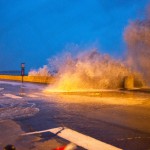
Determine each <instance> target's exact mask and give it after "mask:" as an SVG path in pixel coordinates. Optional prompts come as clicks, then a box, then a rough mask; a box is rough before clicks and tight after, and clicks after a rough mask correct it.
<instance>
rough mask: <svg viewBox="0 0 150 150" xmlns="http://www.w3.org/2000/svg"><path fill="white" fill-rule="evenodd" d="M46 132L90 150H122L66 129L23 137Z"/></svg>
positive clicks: (54, 129) (61, 128) (59, 128)
mask: <svg viewBox="0 0 150 150" xmlns="http://www.w3.org/2000/svg"><path fill="white" fill-rule="evenodd" d="M44 132H51V133H53V134H56V135H57V136H59V137H61V138H64V139H66V140H68V141H70V142H72V143H74V144H76V145H78V146H81V147H83V148H85V149H88V150H96V149H97V150H121V149H120V148H117V147H115V146H112V145H110V144H107V143H104V142H102V141H99V140H97V139H95V138H92V137H90V136H87V135H84V134H82V133H79V132H77V131H74V130H72V129H69V128H66V127H58V128H52V129H48V130H42V131H36V132H30V133H25V134H22V135H33V134H38V133H44Z"/></svg>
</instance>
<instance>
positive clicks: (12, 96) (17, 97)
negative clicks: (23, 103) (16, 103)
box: [3, 94, 22, 99]
mask: <svg viewBox="0 0 150 150" xmlns="http://www.w3.org/2000/svg"><path fill="white" fill-rule="evenodd" d="M3 96H5V97H9V98H13V99H21V98H22V97H20V96H17V95H13V94H3Z"/></svg>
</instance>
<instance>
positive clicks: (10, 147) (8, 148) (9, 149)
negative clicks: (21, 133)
mask: <svg viewBox="0 0 150 150" xmlns="http://www.w3.org/2000/svg"><path fill="white" fill-rule="evenodd" d="M3 150H16V148H15V146H14V145H11V144H9V145H6V146H5V147H4V149H3Z"/></svg>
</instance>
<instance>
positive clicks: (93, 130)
mask: <svg viewBox="0 0 150 150" xmlns="http://www.w3.org/2000/svg"><path fill="white" fill-rule="evenodd" d="M0 88H4V90H1V105H0V106H4V107H5V108H6V107H10V105H9V104H7V103H6V104H5V103H4V104H3V103H2V99H3V102H4V101H5V102H6V99H7V101H8V98H6V97H5V96H4V95H3V94H8V93H9V92H10V91H11V94H14V95H17V92H18V91H19V87H18V85H16V86H14V85H13V88H12V85H6V84H5V85H1V87H0ZM41 89H42V88H40V89H38V88H32V89H31V88H28V87H27V86H26V88H25V89H24V92H25V95H24V96H23V97H22V99H21V100H20V99H19V100H14V99H13V100H12V99H11V98H10V99H11V102H12V101H13V102H14V104H12V103H11V105H12V107H17V106H19V107H20V101H21V103H22V107H27V108H28V107H30V108H32V107H33V108H38V109H39V112H38V113H37V112H36V114H35V115H34V116H31V117H25V118H24V116H23V117H22V116H21V117H20V118H17V119H16V118H15V116H14V118H15V119H16V120H17V121H19V122H20V123H21V125H22V127H23V128H24V129H25V130H26V131H28V129H27V126H30V127H32V129H33V130H34V131H38V130H44V129H48V128H52V127H56V126H66V127H69V128H71V129H73V130H76V131H78V132H81V133H83V134H86V135H89V136H91V137H94V138H96V139H98V140H101V141H104V142H106V143H109V144H111V145H114V146H117V147H119V148H123V149H132V150H137V149H142V150H144V149H148V148H150V144H149V143H150V128H149V124H150V109H149V108H150V95H149V94H143V93H124V92H119V93H115V94H114V93H113V94H110V93H109V94H108V96H107V94H106V93H105V94H104V93H102V94H101V96H97V95H98V94H96V96H94V95H93V94H91V95H90V94H89V93H88V94H86V93H85V94H84V95H82V96H81V95H80V96H79V95H77V94H76V95H75V94H72V95H64V94H63V95H62V94H52V93H51V94H45V93H43V92H42V91H41ZM18 101H19V104H17V102H18ZM23 103H24V104H23ZM8 105H9V106H8ZM33 105H34V106H33ZM0 109H2V107H1V108H0Z"/></svg>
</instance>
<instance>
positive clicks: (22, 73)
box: [21, 63, 25, 83]
mask: <svg viewBox="0 0 150 150" xmlns="http://www.w3.org/2000/svg"><path fill="white" fill-rule="evenodd" d="M24 75H25V63H21V76H22V83H23V76H24Z"/></svg>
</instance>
